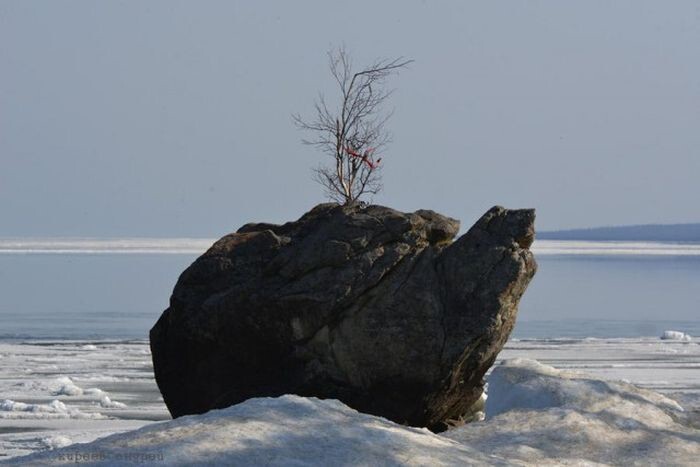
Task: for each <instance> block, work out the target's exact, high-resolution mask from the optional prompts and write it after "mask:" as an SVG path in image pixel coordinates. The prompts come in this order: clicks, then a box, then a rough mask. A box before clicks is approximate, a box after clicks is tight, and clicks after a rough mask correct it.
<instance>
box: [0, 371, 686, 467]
mask: <svg viewBox="0 0 700 467" xmlns="http://www.w3.org/2000/svg"><path fill="white" fill-rule="evenodd" d="M79 456H82V457H81V459H88V458H91V459H96V461H95V462H94V463H93V465H129V463H131V462H147V461H148V460H151V461H154V462H155V461H158V462H161V463H165V464H167V465H201V464H208V465H270V466H276V465H280V466H281V465H285V466H286V465H296V466H317V465H318V466H321V465H386V466H394V465H408V466H413V465H426V466H427V465H430V466H443V465H444V466H448V465H533V466H534V465H562V464H570V465H600V464H615V465H628V464H629V465H639V464H643V465H693V463H694V462H695V461H696V460H697V457H698V456H700V430H698V429H697V428H694V427H693V424H692V420H690V418H689V417H688V414H687V413H686V412H685V411H684V410H683V408H682V407H681V406H680V405H679V404H678V403H677V402H676V401H674V400H672V399H670V398H668V397H666V396H664V395H661V394H658V393H656V392H653V391H649V390H646V389H641V388H638V387H635V386H633V385H631V384H629V383H624V382H619V381H605V380H601V379H597V378H592V377H590V376H587V375H585V374H583V373H580V372H576V371H570V370H557V369H555V368H554V367H551V366H548V365H544V364H542V363H540V362H537V361H535V360H531V359H511V360H506V361H504V362H502V363H501V364H500V365H498V366H497V367H496V368H495V369H494V370H493V372H492V373H491V375H490V377H489V395H488V398H486V420H485V421H483V422H474V423H469V424H466V425H463V426H461V427H458V428H454V429H452V430H450V431H447V432H445V433H443V434H441V435H436V434H433V433H431V432H429V431H428V430H426V429H422V428H411V427H406V426H401V425H398V424H395V423H393V422H390V421H388V420H386V419H383V418H380V417H374V416H371V415H366V414H361V413H359V412H357V411H355V410H353V409H351V408H349V407H347V406H345V405H344V404H342V403H341V402H338V401H335V400H320V399H316V398H304V397H299V396H294V395H285V396H281V397H278V398H256V399H250V400H248V401H246V402H244V403H242V404H239V405H236V406H232V407H229V408H226V409H221V410H212V411H210V412H208V413H206V414H203V415H193V416H187V417H181V418H178V419H176V420H171V421H168V422H161V423H154V424H151V425H147V426H145V427H142V428H140V429H138V430H134V431H130V432H125V433H120V434H115V435H112V436H108V437H105V438H101V439H98V440H96V441H93V442H91V443H88V444H80V445H78V444H72V445H70V446H67V447H64V448H58V449H53V450H52V451H45V452H40V453H36V454H33V455H30V456H28V457H22V458H15V459H11V460H9V464H10V465H43V464H45V463H49V462H50V463H51V464H52V465H62V464H69V463H74V462H75V460H76V458H77V457H79ZM86 456H87V457H86ZM87 464H88V465H90V463H87Z"/></svg>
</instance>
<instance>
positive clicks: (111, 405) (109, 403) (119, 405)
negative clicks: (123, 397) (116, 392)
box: [100, 396, 126, 409]
mask: <svg viewBox="0 0 700 467" xmlns="http://www.w3.org/2000/svg"><path fill="white" fill-rule="evenodd" d="M100 405H101V406H102V407H104V408H105V409H125V408H126V404H125V403H123V402H117V401H113V400H111V399H110V398H109V397H108V396H104V397H102V399H100Z"/></svg>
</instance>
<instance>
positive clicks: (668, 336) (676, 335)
mask: <svg viewBox="0 0 700 467" xmlns="http://www.w3.org/2000/svg"><path fill="white" fill-rule="evenodd" d="M661 339H663V340H670V341H685V342H690V341H691V340H692V339H693V338H692V337H690V336H689V335H688V334H685V333H683V332H680V331H664V333H663V334H662V335H661Z"/></svg>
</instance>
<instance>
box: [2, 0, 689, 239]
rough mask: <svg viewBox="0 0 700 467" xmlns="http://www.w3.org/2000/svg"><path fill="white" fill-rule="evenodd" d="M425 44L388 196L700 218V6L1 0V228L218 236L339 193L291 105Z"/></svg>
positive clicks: (623, 219)
mask: <svg viewBox="0 0 700 467" xmlns="http://www.w3.org/2000/svg"><path fill="white" fill-rule="evenodd" d="M341 42H344V43H345V44H346V45H347V47H348V49H349V50H351V51H352V52H353V53H354V55H355V57H356V61H357V62H363V61H368V60H370V59H372V58H374V57H376V56H396V55H405V56H408V57H411V58H413V59H415V61H416V62H415V64H413V65H412V67H411V69H410V70H409V71H407V72H405V73H403V74H402V75H401V76H399V77H397V78H395V79H394V80H393V82H392V83H393V85H394V86H395V87H396V88H397V91H396V94H395V95H394V97H393V100H392V106H393V107H395V115H394V118H393V120H392V121H391V124H390V127H391V128H392V130H393V133H394V140H395V142H394V144H393V145H392V146H391V147H390V148H389V150H388V152H387V153H386V155H385V157H384V162H385V176H384V185H385V191H384V192H383V193H382V194H380V195H379V196H377V197H375V199H374V201H375V202H377V203H380V204H385V205H389V206H392V207H395V208H397V209H401V210H415V209H419V208H430V209H435V210H437V211H440V212H443V213H445V214H448V215H451V216H453V217H457V218H460V219H462V221H463V223H464V224H471V222H473V221H474V220H475V219H476V218H477V217H478V216H479V215H480V214H481V213H482V212H483V211H485V210H486V209H488V208H489V207H490V206H492V205H494V204H503V205H505V206H507V207H535V208H537V210H538V228H540V229H553V228H569V227H581V226H594V225H610V224H640V223H677V222H698V221H700V211H699V210H698V200H699V199H700V183H698V179H699V178H700V157H699V151H698V148H699V147H700V2H696V1H680V0H676V1H672V2H660V1H653V2H649V1H639V0H633V1H593V0H586V1H578V2H569V1H561V0H556V1H554V0H553V1H512V2H496V1H484V2H466V1H452V2H447V1H441V2H438V1H424V2H419V1H393V2H372V1H353V2H347V1H344V2H330V1H315V2H311V1H295V2H289V1H277V2H245V3H244V2H223V1H222V2H214V1H190V2H178V1H125V2H122V1H120V2H117V1H101V2H95V1H61V2H56V1H32V0H21V1H8V0H0V236H58V235H70V236H207V237H216V236H219V235H221V234H223V233H225V232H228V231H231V230H233V229H236V228H237V227H239V226H240V225H242V224H244V223H246V222H248V221H277V222H279V221H285V220H290V219H294V218H296V217H298V216H299V215H300V214H302V213H303V212H304V211H306V210H308V209H309V208H310V207H312V206H313V205H314V204H316V203H317V202H321V201H324V199H323V195H322V191H321V189H320V187H318V186H317V185H315V184H314V183H313V182H312V181H311V172H310V170H311V168H312V167H315V166H316V165H317V164H318V162H319V160H320V158H321V157H322V156H321V155H320V154H317V153H314V152H313V150H312V149H311V148H308V147H304V146H302V145H301V144H300V143H299V140H300V138H301V136H302V135H301V134H300V133H299V132H298V131H297V130H296V129H295V128H294V127H293V125H292V123H291V119H290V114H291V113H293V112H301V113H302V114H308V113H309V112H310V111H311V110H312V101H313V99H314V97H315V95H316V93H317V92H318V91H319V90H322V89H325V90H326V91H327V93H328V94H330V92H331V91H332V87H331V84H332V82H331V80H330V77H329V74H328V70H327V64H326V57H325V52H326V51H327V50H328V48H329V47H330V46H331V45H333V44H339V43H341Z"/></svg>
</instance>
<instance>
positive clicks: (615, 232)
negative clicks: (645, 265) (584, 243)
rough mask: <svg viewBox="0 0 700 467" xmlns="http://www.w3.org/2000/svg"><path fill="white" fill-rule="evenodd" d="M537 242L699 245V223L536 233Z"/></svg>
mask: <svg viewBox="0 0 700 467" xmlns="http://www.w3.org/2000/svg"><path fill="white" fill-rule="evenodd" d="M537 238H538V239H539V240H588V241H627V242H677V243H699V242H700V223H696V224H648V225H627V226H617V227H594V228H585V229H567V230H552V231H544V232H537Z"/></svg>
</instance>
